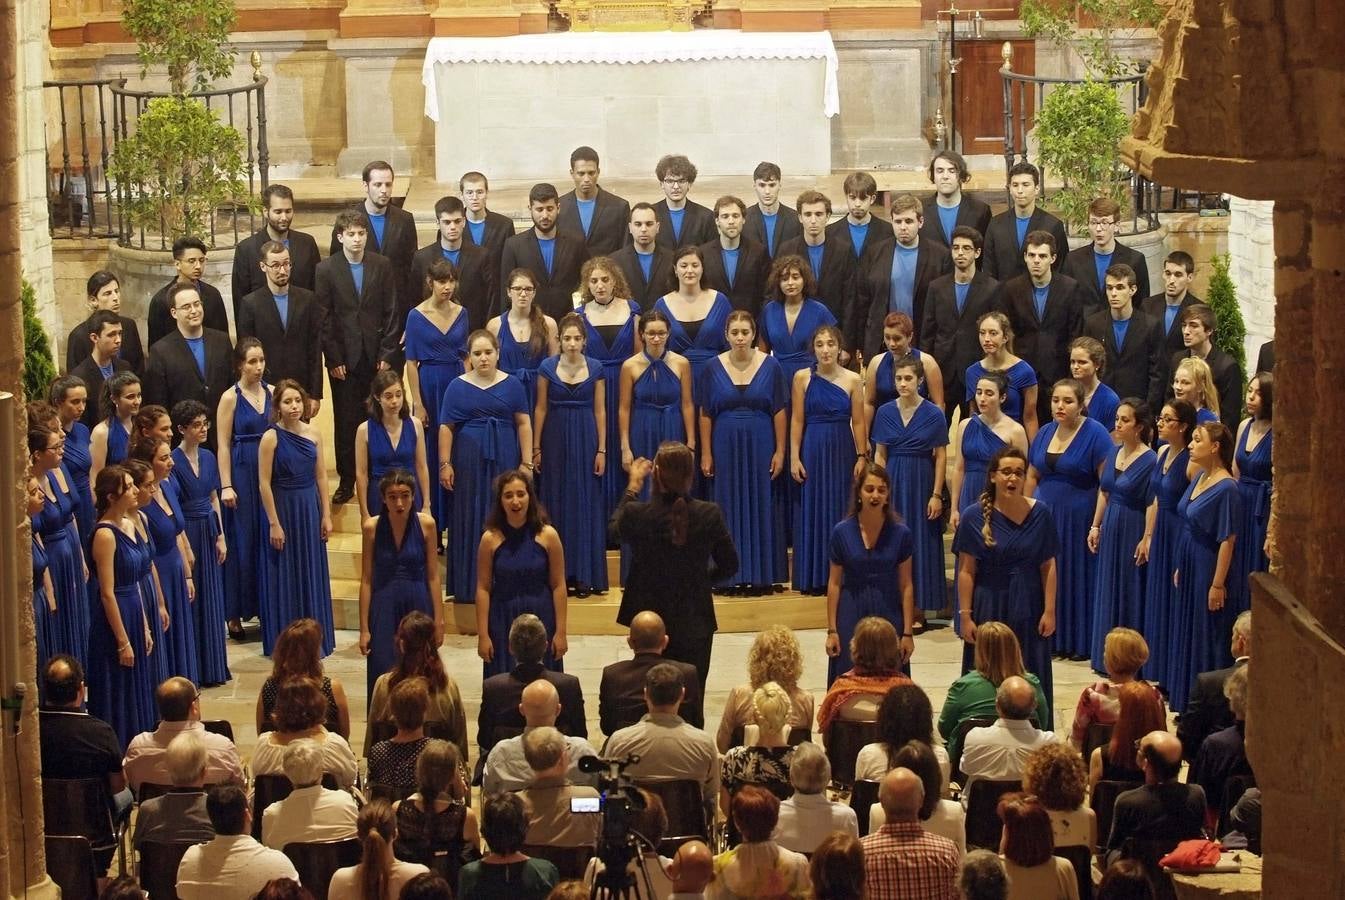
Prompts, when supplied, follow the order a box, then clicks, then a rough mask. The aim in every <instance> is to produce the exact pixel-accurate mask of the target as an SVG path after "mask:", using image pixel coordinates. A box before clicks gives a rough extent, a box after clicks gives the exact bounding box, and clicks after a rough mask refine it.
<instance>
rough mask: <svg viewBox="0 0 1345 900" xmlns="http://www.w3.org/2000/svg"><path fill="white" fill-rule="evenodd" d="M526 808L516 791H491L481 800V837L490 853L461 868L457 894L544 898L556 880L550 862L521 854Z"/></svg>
mask: <svg viewBox="0 0 1345 900" xmlns="http://www.w3.org/2000/svg"><path fill="white" fill-rule="evenodd" d="M527 834H528V810H527V807H526V806H524V804H523V798H522V797H520V796H519V795H518V794H509V793H506V794H495V795H493V796H490V797H487V798H486V799H485V800H484V801H483V803H482V810H481V836H482V837H484V838H485V839H486V843H487V844H488V845H489V846H490V852H489V853H487V854H486V855H485V856H484V857H483V858H481V859H479V860H477V861H476V862H470V863H468V864H467V865H465V866H463V867H462V871H461V872H460V873H459V874H458V893H457V896H459V897H472V898H477V900H546V896H547V895H548V894H550V893H551V889H552V888H553V887H555V886H556V885H557V884H558V883H559V882H560V872H558V871H557V870H556V866H555V864H554V863H552V862H549V861H548V860H545V859H536V858H534V857H531V856H528V855H526V854H525V853H523V852H522V851H523V839H524V838H525V837H526V836H527Z"/></svg>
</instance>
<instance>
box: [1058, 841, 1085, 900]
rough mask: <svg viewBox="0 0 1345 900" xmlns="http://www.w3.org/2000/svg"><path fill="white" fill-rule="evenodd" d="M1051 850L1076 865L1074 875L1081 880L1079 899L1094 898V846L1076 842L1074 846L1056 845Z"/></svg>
mask: <svg viewBox="0 0 1345 900" xmlns="http://www.w3.org/2000/svg"><path fill="white" fill-rule="evenodd" d="M1051 852H1052V853H1054V854H1055V855H1056V856H1059V857H1063V858H1064V859H1067V860H1069V864H1070V865H1072V866H1073V867H1074V877H1075V879H1076V880H1077V881H1078V882H1079V900H1093V850H1092V848H1091V847H1085V846H1084V845H1083V844H1075V845H1074V846H1073V847H1056V848H1055V850H1053V851H1051Z"/></svg>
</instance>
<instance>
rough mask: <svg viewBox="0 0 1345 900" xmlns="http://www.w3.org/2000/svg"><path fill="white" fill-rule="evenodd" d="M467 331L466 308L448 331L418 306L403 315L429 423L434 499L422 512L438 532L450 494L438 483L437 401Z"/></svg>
mask: <svg viewBox="0 0 1345 900" xmlns="http://www.w3.org/2000/svg"><path fill="white" fill-rule="evenodd" d="M469 330H470V325H469V324H468V317H467V310H466V309H463V310H462V311H461V312H459V313H458V317H457V318H456V319H454V320H453V324H452V325H449V326H448V331H440V330H439V328H438V326H436V325H435V324H434V323H433V322H431V321H430V320H429V317H428V316H426V315H425V314H424V313H423V312H421V311H420V310H418V309H413V310H411V312H409V313H407V315H406V358H407V361H414V362H416V363H418V364H419V368H418V369H417V372H416V374H417V376H418V377H419V379H420V396H421V399H422V400H423V401H424V403H425V409H426V411H427V413H428V416H429V424H428V425H426V426H425V462H426V465H427V466H428V468H429V472H430V481H431V482H432V483H433V485H434V486H433V487H431V488H430V492H431V493H432V494H434V502H433V503H430V504H427V505H426V512H428V513H430V514H431V515H433V516H434V521H435V524H436V525H437V526H438V527H437V529H436V530H437V531H438V532H439V533H441V534H442V533H443V530H444V529H445V528H447V527H448V517H449V513H448V503H449V500H450V498H451V496H452V495H451V494H449V493H448V491H446V490H444V489H443V488H442V487H439V486H438V485H439V403H440V401H442V400H443V397H444V392H445V391H447V390H448V386H449V384H451V383H452V382H453V379H454V378H457V377H458V376H459V375H461V374H462V372H463V368H462V363H463V360H464V359H465V358H466V356H467V335H468V333H469ZM370 508H371V509H372V507H370Z"/></svg>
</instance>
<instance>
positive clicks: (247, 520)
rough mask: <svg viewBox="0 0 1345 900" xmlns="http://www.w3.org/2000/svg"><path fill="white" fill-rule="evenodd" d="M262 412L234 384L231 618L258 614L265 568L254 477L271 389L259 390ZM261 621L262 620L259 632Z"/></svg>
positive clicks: (228, 519) (227, 519)
mask: <svg viewBox="0 0 1345 900" xmlns="http://www.w3.org/2000/svg"><path fill="white" fill-rule="evenodd" d="M264 396H265V398H266V399H265V401H264V402H263V404H262V411H261V412H257V409H256V408H255V407H254V406H253V405H252V404H251V403H249V402H248V399H247V397H245V396H243V392H242V390H240V389H239V387H238V386H237V385H234V427H233V440H232V441H231V442H230V445H229V463H230V474H229V478H230V482H229V484H230V487H232V488H233V489H234V496H235V497H236V498H237V501H236V505H235V506H234V507H233V508H232V509H230V508H229V507H227V506H225V507H224V508H223V509H222V510H221V512H223V513H224V535H225V537H224V539H225V542H226V543H227V544H228V546H229V555H228V556H226V557H225V558H224V590H225V595H226V601H225V607H226V615H227V616H228V618H230V619H251V618H252V617H253V616H256V615H257V614H258V603H257V600H258V597H259V596H260V595H261V587H262V579H263V577H264V572H265V556H264V555H263V554H264V553H265V551H266V549H267V546H268V545H267V540H268V533H267V528H266V514H265V512H263V510H262V495H261V487H260V481H259V480H258V476H257V445H258V444H259V443H260V442H261V439H262V435H263V434H265V433H266V429H268V428H270V427H271V422H270V420H271V392H270V391H269V390H268V391H265V392H264ZM266 627H267V626H266V623H265V622H263V623H262V628H263V631H265V629H266ZM282 628H284V625H283V624H281V625H272V626H271V631H270V633H271V634H272V635H276V634H279V633H280V631H281V629H282Z"/></svg>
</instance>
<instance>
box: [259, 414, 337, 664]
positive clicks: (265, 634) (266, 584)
mask: <svg viewBox="0 0 1345 900" xmlns="http://www.w3.org/2000/svg"><path fill="white" fill-rule="evenodd" d="M274 431H275V435H276V450H275V460H274V462H273V463H272V466H271V491H272V493H273V494H274V496H275V506H276V516H277V518H279V520H280V527H281V528H283V529H284V530H285V549H284V550H276V549H275V548H274V547H272V546H271V543H270V531H269V527H268V526H267V523H266V521H265V518H266V514H265V513H264V512H263V514H262V520H263V521H262V522H261V523H260V526H261V529H262V532H261V533H262V539H263V540H265V541H266V545H265V549H264V550H263V555H262V571H263V582H262V596H261V609H262V652H263V653H265V654H266V655H267V656H270V655H271V649H272V648H273V647H274V646H275V643H276V638H277V637H278V636H279V635H280V632H281V631H283V630H284V629H285V627H286V626H287V625H289V624H290V623H291V622H293V621H294V620H295V619H302V618H310V619H316V620H317V623H318V627H319V628H320V629H321V630H322V655H323V656H327V655H328V654H330V653H331V652H332V650H333V649H335V646H336V639H335V636H334V635H333V634H332V583H331V577H330V575H329V573H328V569H327V545H326V543H325V542H324V541H323V540H322V514H321V501H320V498H319V497H318V485H317V476H316V474H315V472H314V466H315V465H316V464H317V458H318V445H317V444H315V443H314V442H313V441H310V440H309V439H308V438H306V437H304V436H303V435H301V434H293V433H291V432H289V431H286V430H285V429H283V428H276V429H274Z"/></svg>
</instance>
